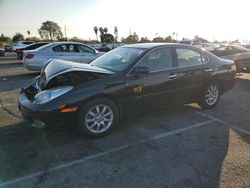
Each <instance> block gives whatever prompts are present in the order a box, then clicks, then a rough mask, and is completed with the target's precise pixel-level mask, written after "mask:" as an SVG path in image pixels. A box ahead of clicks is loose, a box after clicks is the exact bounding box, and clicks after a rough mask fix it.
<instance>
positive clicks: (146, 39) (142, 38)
mask: <svg viewBox="0 0 250 188" xmlns="http://www.w3.org/2000/svg"><path fill="white" fill-rule="evenodd" d="M140 42H141V43H146V42H151V41H150V40H149V39H148V38H147V37H141V40H140Z"/></svg>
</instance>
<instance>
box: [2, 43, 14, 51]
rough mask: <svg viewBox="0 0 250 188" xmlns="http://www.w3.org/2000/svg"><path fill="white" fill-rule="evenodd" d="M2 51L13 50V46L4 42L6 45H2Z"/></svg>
mask: <svg viewBox="0 0 250 188" xmlns="http://www.w3.org/2000/svg"><path fill="white" fill-rule="evenodd" d="M4 51H5V52H13V48H12V46H11V45H8V44H6V45H4Z"/></svg>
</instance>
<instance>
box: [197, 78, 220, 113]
mask: <svg viewBox="0 0 250 188" xmlns="http://www.w3.org/2000/svg"><path fill="white" fill-rule="evenodd" d="M220 91H221V90H220V86H219V84H217V83H210V84H209V85H208V86H207V87H206V88H205V92H203V96H202V99H201V100H200V101H199V102H198V104H199V105H200V106H201V107H203V108H206V109H211V108H214V107H215V106H216V105H217V103H218V101H219V99H220Z"/></svg>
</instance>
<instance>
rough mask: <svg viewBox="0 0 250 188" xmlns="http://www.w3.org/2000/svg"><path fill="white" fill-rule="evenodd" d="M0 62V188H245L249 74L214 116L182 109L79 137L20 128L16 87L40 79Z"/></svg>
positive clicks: (249, 170)
mask: <svg viewBox="0 0 250 188" xmlns="http://www.w3.org/2000/svg"><path fill="white" fill-rule="evenodd" d="M7 55H8V57H4V58H1V57H0V187H23V188H27V187H119V188H120V187H175V188H176V187H177V188H178V187H190V188H191V187H192V188H193V187H202V188H203V187H208V188H210V187H213V188H214V187H225V188H230V187H250V145H249V144H250V116H249V114H250V103H249V99H250V74H249V73H242V74H240V75H238V76H237V81H236V86H235V87H234V88H233V90H231V91H229V92H228V93H225V94H224V95H222V96H221V99H220V102H219V104H218V106H217V107H216V108H215V109H211V110H204V109H201V108H200V107H199V106H198V105H197V104H186V105H182V106H176V107H171V108H165V109H161V110H157V111H153V112H147V113H143V114H140V115H137V116H134V117H131V118H127V119H124V120H123V121H122V122H121V123H120V124H119V125H118V126H117V127H115V129H114V130H113V131H112V132H111V134H109V135H107V136H105V137H102V138H98V139H89V138H86V137H82V136H81V135H80V134H79V133H78V132H77V131H76V129H75V125H74V123H73V122H70V123H67V124H65V125H64V126H63V127H61V128H60V129H58V130H54V131H51V132H44V131H42V130H40V129H35V128H31V127H29V126H28V125H27V124H26V123H25V122H23V121H22V119H21V117H20V113H19V111H18V108H17V105H16V102H17V101H16V95H17V93H18V92H19V90H20V88H21V87H24V86H26V85H29V84H30V82H31V81H32V80H33V79H34V77H36V76H37V75H38V74H39V73H37V72H31V71H28V70H26V69H25V68H23V67H22V62H21V61H19V60H17V59H15V57H14V56H13V54H12V56H10V54H7Z"/></svg>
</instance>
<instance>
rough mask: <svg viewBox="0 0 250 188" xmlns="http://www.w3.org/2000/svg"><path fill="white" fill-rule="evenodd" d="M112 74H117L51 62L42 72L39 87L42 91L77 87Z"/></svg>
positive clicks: (78, 65) (78, 64) (94, 67)
mask: <svg viewBox="0 0 250 188" xmlns="http://www.w3.org/2000/svg"><path fill="white" fill-rule="evenodd" d="M112 74H115V73H114V72H112V71H109V70H107V69H103V68H100V67H96V66H93V65H90V64H83V63H74V62H71V61H63V60H50V62H49V63H48V64H47V65H46V66H45V67H44V68H43V70H42V72H41V75H40V78H39V85H40V89H44V88H48V87H50V88H51V87H56V86H61V85H67V84H73V85H75V84H78V83H81V82H85V81H90V80H93V79H97V78H100V77H103V76H105V75H112Z"/></svg>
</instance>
